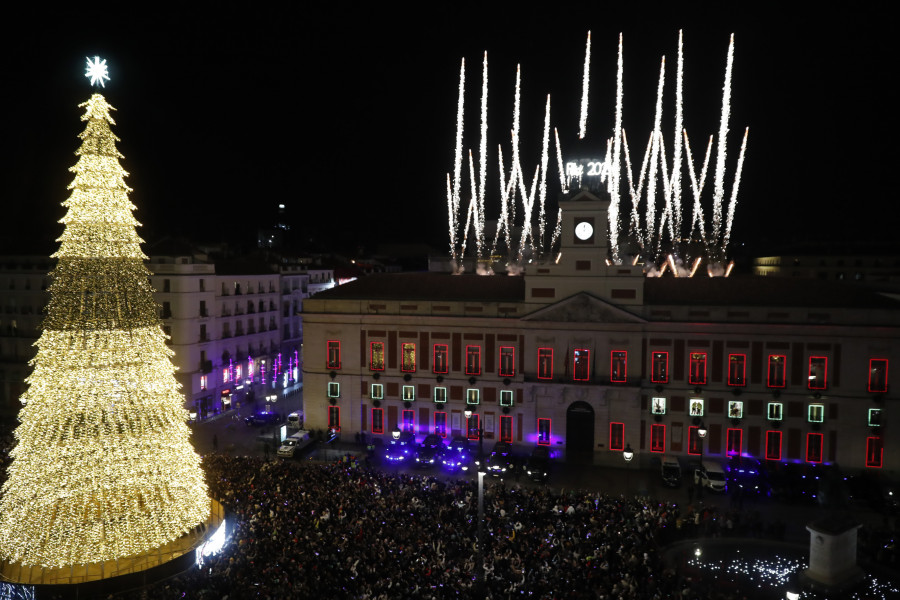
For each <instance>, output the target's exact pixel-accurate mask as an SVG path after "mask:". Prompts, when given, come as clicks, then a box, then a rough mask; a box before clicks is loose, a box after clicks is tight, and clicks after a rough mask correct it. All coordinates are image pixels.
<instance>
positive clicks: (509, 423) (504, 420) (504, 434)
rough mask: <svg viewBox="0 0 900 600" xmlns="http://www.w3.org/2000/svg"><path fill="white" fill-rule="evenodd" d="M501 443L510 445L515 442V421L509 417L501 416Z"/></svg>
mask: <svg viewBox="0 0 900 600" xmlns="http://www.w3.org/2000/svg"><path fill="white" fill-rule="evenodd" d="M500 441H501V442H507V443H510V444H511V443H512V441H513V420H512V417H511V416H509V415H500Z"/></svg>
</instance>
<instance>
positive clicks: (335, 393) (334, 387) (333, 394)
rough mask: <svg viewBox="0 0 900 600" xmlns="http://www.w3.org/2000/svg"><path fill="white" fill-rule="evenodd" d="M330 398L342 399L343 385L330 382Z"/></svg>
mask: <svg viewBox="0 0 900 600" xmlns="http://www.w3.org/2000/svg"><path fill="white" fill-rule="evenodd" d="M328 397H329V398H340V397H341V384H340V383H338V382H337V381H329V382H328Z"/></svg>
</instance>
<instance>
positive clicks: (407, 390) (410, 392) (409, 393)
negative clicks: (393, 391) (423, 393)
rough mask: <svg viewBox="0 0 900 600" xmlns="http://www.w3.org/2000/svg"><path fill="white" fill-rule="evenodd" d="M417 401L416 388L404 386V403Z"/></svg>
mask: <svg viewBox="0 0 900 600" xmlns="http://www.w3.org/2000/svg"><path fill="white" fill-rule="evenodd" d="M415 399H416V386H414V385H404V386H403V401H404V402H412V401H413V400H415Z"/></svg>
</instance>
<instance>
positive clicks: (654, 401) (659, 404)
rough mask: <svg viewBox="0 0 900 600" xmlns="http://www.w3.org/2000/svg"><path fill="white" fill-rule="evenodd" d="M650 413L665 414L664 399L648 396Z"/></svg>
mask: <svg viewBox="0 0 900 600" xmlns="http://www.w3.org/2000/svg"><path fill="white" fill-rule="evenodd" d="M650 413H651V414H654V415H664V414H666V399H665V398H650Z"/></svg>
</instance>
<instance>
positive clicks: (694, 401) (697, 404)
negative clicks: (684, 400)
mask: <svg viewBox="0 0 900 600" xmlns="http://www.w3.org/2000/svg"><path fill="white" fill-rule="evenodd" d="M688 408H689V410H690V415H691V416H692V417H702V416H703V398H691V399H690V400H688Z"/></svg>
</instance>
